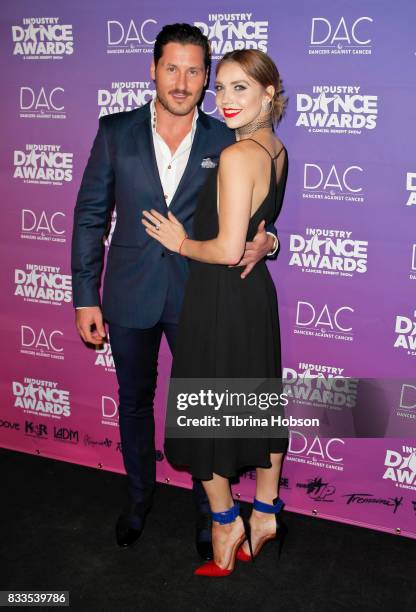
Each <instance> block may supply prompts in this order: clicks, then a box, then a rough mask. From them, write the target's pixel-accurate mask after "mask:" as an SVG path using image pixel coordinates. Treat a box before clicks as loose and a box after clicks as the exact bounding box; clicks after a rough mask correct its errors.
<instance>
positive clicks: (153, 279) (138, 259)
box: [72, 24, 277, 559]
mask: <svg viewBox="0 0 416 612" xmlns="http://www.w3.org/2000/svg"><path fill="white" fill-rule="evenodd" d="M209 68H210V50H209V42H208V39H207V38H206V37H205V36H204V35H203V34H202V33H201V32H200V30H199V29H198V28H196V27H193V26H190V25H188V24H174V25H169V26H165V27H164V28H163V29H162V31H161V32H160V33H159V35H158V36H157V39H156V43H155V48H154V59H153V62H152V66H151V77H152V79H153V80H154V82H155V85H156V99H155V100H154V101H152V102H151V103H148V104H146V105H144V106H143V107H142V108H140V109H137V110H134V111H130V112H125V113H119V114H116V115H109V116H107V117H103V118H101V119H100V125H99V129H98V132H97V135H96V138H95V140H94V144H93V147H92V150H91V154H90V158H89V160H88V164H87V166H86V169H85V172H84V176H83V179H82V183H81V187H80V190H79V194H78V198H77V203H76V207H75V213H74V230H73V239H72V274H73V291H74V305H75V306H76V308H77V310H76V325H77V329H78V331H79V333H80V335H81V337H82V339H83V340H84V341H85V342H87V343H92V344H95V345H98V344H102V342H103V341H104V338H105V336H106V332H105V327H104V320H106V321H107V322H108V324H109V328H108V329H109V336H110V339H111V347H112V352H113V356H114V363H115V367H116V373H117V380H118V383H119V424H120V437H121V446H122V453H123V461H124V465H125V469H126V472H127V477H128V492H129V503H128V504H127V506H126V508H125V509H124V511H123V512H122V514H121V515H120V517H119V519H118V521H117V525H116V536H117V542H118V544H119V545H120V546H123V547H126V546H130V545H131V544H133V543H134V542H135V541H136V540H137V539H138V537H139V536H140V534H141V532H142V529H143V525H144V519H145V516H146V514H147V512H148V511H149V509H150V505H151V500H152V494H153V490H154V485H155V472H156V462H155V447H154V427H155V425H154V416H153V399H154V394H155V388H156V378H157V357H158V351H159V346H160V341H161V337H162V333H164V334H165V336H166V338H167V341H168V344H169V347H170V349H171V351H172V349H173V346H174V342H175V336H176V329H177V324H178V320H179V314H180V310H181V304H182V299H183V295H184V287H185V283H186V278H187V272H188V264H187V261H186V259H185V258H183V257H181V256H179V255H177V254H176V253H171V252H169V251H167V250H166V249H165V248H163V247H162V246H161V245H160V244H159V243H158V242H156V241H155V240H152V239H151V238H150V237H149V236H148V235H147V234H146V232H145V228H144V226H143V224H142V223H141V217H142V211H143V210H149V209H151V208H154V209H156V210H158V211H159V212H160V213H162V214H163V215H167V212H168V210H171V211H172V212H173V213H174V215H175V216H176V217H177V218H178V219H179V220H180V221H181V222H182V223H183V224H184V226H185V228H186V230H187V232H188V234H189V235H192V219H193V214H194V211H195V206H196V202H197V197H198V191H199V189H200V188H201V186H202V184H203V183H204V180H205V178H206V172H207V168H210V167H212V166H213V164H216V163H218V158H219V155H220V153H221V151H222V149H224V148H225V147H226V146H228V145H230V144H232V143H233V142H234V141H235V136H234V132H232V131H230V130H229V129H228V128H227V127H226V126H225V125H224V124H223V123H221V122H220V121H218V120H216V119H213V118H210V117H208V116H207V115H206V114H205V113H203V112H202V111H201V110H198V108H197V103H198V102H200V100H201V99H202V95H203V92H204V88H205V87H206V85H207V82H208V76H209ZM115 203H116V205H117V223H116V227H115V230H114V234H113V237H112V241H111V246H110V250H109V254H108V261H107V267H106V272H105V279H104V291H103V307H102V310H101V307H100V295H99V281H100V274H101V269H102V265H103V250H104V247H103V236H104V234H105V231H106V228H107V227H108V222H109V218H110V215H111V211H112V209H113V207H114V205H115ZM273 229H274V228H273ZM273 248H274V249H275V250H276V248H277V239H276V238H275V236H274V235H273V234H271V235H269V234H267V233H266V232H265V231H264V224H261V227H260V228H259V231H258V233H257V235H256V237H255V239H254V241H253V242H252V243H247V245H246V252H245V254H244V257H243V259H242V261H241V262H240V265H242V266H245V268H244V270H243V273H242V274H243V276H244V275H247V274H248V273H249V272H250V270H251V269H252V268H253V266H254V265H255V264H256V263H257V261H259V260H260V259H262V258H263V257H264V256H265V255H266V254H268V253H269V252H270V251H272V250H273ZM193 490H194V499H195V503H196V507H197V530H196V545H197V550H198V552H199V554H200V555H201V556H202V557H203V558H204V559H210V558H212V546H211V542H210V518H209V517H210V515H209V505H208V502H207V498H206V496H205V493H204V491H203V487H202V485H201V483H200V482H199V481H194V487H193Z"/></svg>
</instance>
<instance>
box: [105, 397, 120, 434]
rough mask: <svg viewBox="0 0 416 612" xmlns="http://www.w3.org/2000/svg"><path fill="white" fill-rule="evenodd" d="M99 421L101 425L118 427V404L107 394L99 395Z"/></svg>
mask: <svg viewBox="0 0 416 612" xmlns="http://www.w3.org/2000/svg"><path fill="white" fill-rule="evenodd" d="M101 423H102V425H111V426H112V427H118V405H117V402H116V401H115V400H114V399H113V398H112V397H109V396H108V395H102V396H101Z"/></svg>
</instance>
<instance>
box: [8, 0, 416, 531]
mask: <svg viewBox="0 0 416 612" xmlns="http://www.w3.org/2000/svg"><path fill="white" fill-rule="evenodd" d="M415 20H416V6H415V5H414V3H413V2H410V0H408V1H407V2H405V1H403V0H398V1H397V2H395V3H390V2H387V1H384V2H383V1H381V2H380V1H368V0H363V1H362V2H359V3H356V2H343V1H341V0H338V1H337V2H331V1H329V0H326V1H323V0H322V1H320V2H314V3H311V2H309V1H307V0H299V1H298V2H295V3H287V2H283V1H278V2H273V3H269V2H266V1H265V0H261V1H260V2H252V1H241V2H236V1H230V0H228V2H223V1H222V2H218V1H216V0H210V1H208V2H206V3H194V2H191V0H187V1H184V0H177V1H176V2H164V1H162V0H153V1H152V2H148V1H144V0H142V1H141V2H133V1H131V0H126V1H125V2H122V3H120V2H114V1H111V0H102V1H100V2H98V1H94V2H81V1H80V0H74V1H73V2H71V3H66V2H63V1H56V0H54V1H48V0H42V1H41V2H37V3H33V2H29V1H28V0H17V1H16V2H13V3H8V6H4V7H3V8H2V12H1V16H0V28H1V38H0V40H1V43H0V53H1V65H2V79H1V83H0V87H1V100H2V108H3V111H2V146H1V151H0V172H1V190H2V210H3V217H2V222H1V225H0V232H1V240H0V249H1V258H0V270H1V278H2V285H1V287H2V291H1V303H2V308H1V315H0V316H1V320H0V322H1V333H2V338H3V340H2V350H3V356H2V368H1V380H0V387H1V389H0V392H1V416H0V444H1V446H3V447H5V448H10V449H15V450H19V451H22V452H27V453H32V454H37V455H41V456H47V457H54V458H57V459H61V460H64V461H71V462H75V463H79V464H83V465H88V466H94V467H96V468H99V469H104V470H112V471H117V472H121V473H122V472H123V471H124V470H123V463H122V456H121V447H120V439H119V430H118V415H117V383H116V377H115V371H114V363H113V359H112V354H111V346H110V344H106V345H105V346H103V347H102V348H100V349H99V350H93V349H89V348H86V347H85V346H84V345H83V343H82V342H81V340H80V339H79V337H78V335H77V332H76V330H75V327H74V311H73V307H72V303H71V301H72V291H71V276H70V236H71V227H72V215H73V208H74V204H75V199H76V195H77V191H78V188H79V184H80V180H81V176H82V172H83V169H84V167H85V164H86V161H87V159H88V155H89V151H90V148H91V145H92V141H93V138H94V136H95V133H96V130H97V127H98V118H99V117H101V116H103V115H106V114H109V113H118V112H124V111H128V110H131V109H134V108H136V107H139V106H141V105H142V104H145V103H146V102H148V101H149V100H150V99H151V98H152V96H154V93H155V91H154V89H155V88H154V84H153V82H152V80H151V78H150V76H149V67H150V62H151V59H152V51H153V43H154V40H155V36H156V34H157V32H158V31H159V30H160V29H161V27H162V26H163V25H165V24H167V23H174V22H177V21H183V22H189V23H192V24H196V25H197V26H198V27H199V28H201V30H202V31H203V32H204V33H205V34H206V35H207V36H208V37H209V39H210V41H211V45H212V51H213V62H214V64H215V62H216V61H217V60H218V58H220V57H221V56H222V55H223V54H224V53H226V52H227V51H230V50H232V49H236V48H243V47H247V48H254V49H261V50H263V51H266V52H267V53H269V54H270V55H271V56H272V57H273V59H274V60H275V62H276V64H277V66H278V68H279V70H280V72H281V75H282V78H283V80H284V85H285V90H286V94H287V96H288V98H289V104H288V109H287V113H286V116H285V117H284V119H283V121H282V122H281V124H280V126H279V128H278V133H279V136H280V138H281V139H282V140H283V142H284V143H285V145H286V147H287V150H288V153H289V160H290V167H289V178H288V184H287V191H286V198H285V202H284V206H283V211H282V213H281V215H280V217H279V219H278V222H277V228H278V233H279V237H280V241H281V249H280V254H279V257H278V260H277V261H276V262H271V263H270V264H269V267H270V271H271V273H272V275H273V279H274V281H275V284H276V288H277V292H278V297H279V311H280V320H281V328H282V350H283V360H284V367H285V375H286V376H287V377H288V378H289V379H290V381H291V382H290V384H289V387H290V389H291V393H292V395H293V396H294V397H295V398H296V399H297V401H298V402H299V403H300V404H301V405H302V406H303V407H305V406H306V407H307V406H308V405H310V406H315V407H316V406H319V404H320V403H321V402H322V403H323V402H325V401H326V402H328V395H327V394H325V389H326V383H327V382H328V379H329V378H331V377H335V376H339V377H366V378H367V379H368V380H369V381H371V385H372V387H373V394H372V398H373V400H372V401H371V402H369V403H368V405H367V406H366V407H365V408H364V410H363V412H364V413H365V414H362V415H361V416H363V417H365V419H364V421H366V423H367V425H371V422H372V420H373V419H374V422H377V423H378V426H377V427H378V433H377V437H369V436H370V435H371V436H373V435H374V428H371V427H370V426H368V431H369V432H370V431H371V434H368V436H366V435H365V432H366V429H365V423H364V426H363V427H361V437H360V438H354V437H352V436H351V437H350V436H349V437H341V436H332V437H320V436H306V435H305V434H304V432H302V431H298V430H296V428H294V429H291V432H290V433H291V435H290V447H289V451H288V454H287V457H286V460H285V463H284V469H283V473H282V480H281V488H280V495H281V497H282V498H283V499H284V500H285V502H286V507H287V509H289V510H293V511H296V512H301V513H306V514H312V515H316V516H317V517H326V518H330V519H333V520H338V521H345V522H349V523H353V524H357V525H363V526H367V527H372V528H375V529H380V530H384V531H388V532H391V533H397V534H402V535H405V536H408V537H413V538H415V537H416V528H415V524H416V436H415V422H416V421H415V419H416V385H415V380H414V379H415V378H416V377H414V378H413V379H412V376H414V374H415V372H416V295H415V290H416V159H415V156H414V146H415V140H416V138H415V112H414V109H415V106H416V86H415V77H414V75H415V64H416V42H415V37H414V23H415ZM203 110H204V111H205V112H206V113H208V114H210V115H213V116H216V114H217V112H216V106H215V94H214V91H213V87H212V82H211V85H210V88H209V89H208V91H207V93H206V96H205V99H204V102H203ZM116 222H117V220H116V215H114V217H113V227H114V224H115V223H116ZM138 222H139V221H138ZM109 241H111V234H110V236H109V238H108V242H109ZM107 247H108V244H107ZM120 299H123V296H120ZM110 341H111V339H110ZM170 364H171V356H170V353H169V350H168V348H167V345H166V343H163V344H162V347H161V351H160V358H159V384H158V389H157V397H156V404H155V414H156V421H157V448H158V451H157V474H158V479H159V481H161V482H166V483H170V484H175V485H180V486H186V487H188V486H189V485H190V479H189V476H188V475H187V473H186V472H179V471H176V470H174V469H173V468H172V467H171V466H170V465H169V464H168V463H167V461H166V460H165V458H164V455H163V426H164V402H165V393H166V388H167V381H168V377H169V372H170ZM354 394H355V391H354V386H353V385H352V386H348V385H347V386H345V387H342V385H340V389H339V391H338V393H337V394H336V396H335V395H334V397H333V398H332V399H331V398H330V403H331V402H332V404H333V406H332V407H333V410H334V411H336V410H340V408H342V407H343V406H345V405H353V404H354V401H355V397H354ZM364 421H363V422H364ZM254 478H255V474H254V472H247V473H246V474H245V475H244V476H243V477H242V478H241V479H240V482H239V483H237V484H236V485H234V493H235V495H236V496H240V497H241V499H247V500H248V499H251V497H252V495H253V491H254Z"/></svg>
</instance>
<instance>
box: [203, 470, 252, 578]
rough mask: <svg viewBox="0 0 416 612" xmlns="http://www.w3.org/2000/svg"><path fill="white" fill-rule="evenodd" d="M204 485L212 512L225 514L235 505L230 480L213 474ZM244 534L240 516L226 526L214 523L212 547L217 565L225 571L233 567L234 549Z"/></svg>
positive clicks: (204, 481)
mask: <svg viewBox="0 0 416 612" xmlns="http://www.w3.org/2000/svg"><path fill="white" fill-rule="evenodd" d="M202 484H203V486H204V489H205V492H206V494H207V496H208V499H209V505H210V508H211V511H212V512H224V511H225V510H229V509H230V508H231V507H232V506H233V505H234V501H233V498H232V496H231V490H230V483H229V481H228V478H223V477H222V476H219V475H218V474H213V478H212V480H203V481H202ZM243 533H244V525H243V521H242V519H241V517H240V516H237V518H236V519H235V521H233V522H232V523H227V524H226V525H221V524H220V523H217V521H213V522H212V546H213V550H214V561H215V563H216V564H217V565H219V566H220V567H222V568H223V569H226V568H228V567H229V566H230V567H231V566H232V553H233V549H234V547H235V543H236V541H237V540H239V539H240V538H241V535H242V534H243Z"/></svg>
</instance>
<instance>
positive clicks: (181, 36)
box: [153, 23, 211, 70]
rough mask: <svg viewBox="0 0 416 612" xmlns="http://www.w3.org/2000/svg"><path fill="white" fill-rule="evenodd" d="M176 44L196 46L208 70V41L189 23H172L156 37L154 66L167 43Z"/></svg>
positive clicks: (209, 52) (209, 58) (209, 55)
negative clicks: (199, 49)
mask: <svg viewBox="0 0 416 612" xmlns="http://www.w3.org/2000/svg"><path fill="white" fill-rule="evenodd" d="M171 42H176V43H181V44H182V45H198V47H201V48H202V50H203V52H204V65H205V69H206V70H208V69H209V68H210V65H211V49H210V46H209V40H208V38H207V37H206V36H205V34H202V32H201V30H200V29H199V28H197V27H196V26H192V25H190V24H189V23H172V24H170V25H165V26H164V27H163V28H162V29H161V30H160V32H159V34H158V35H157V37H156V41H155V46H154V49H153V58H154V61H155V66H157V63H158V61H159V60H160V58H161V57H162V54H163V47H164V46H165V45H167V44H168V43H171Z"/></svg>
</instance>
